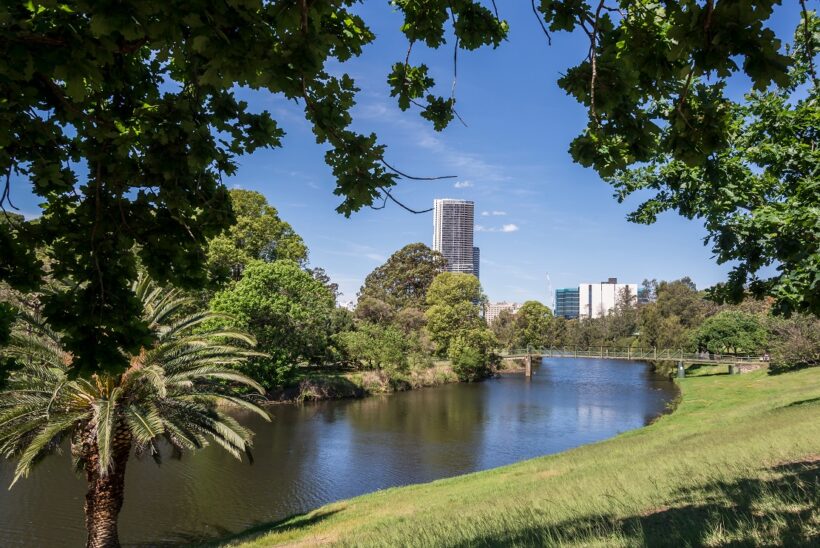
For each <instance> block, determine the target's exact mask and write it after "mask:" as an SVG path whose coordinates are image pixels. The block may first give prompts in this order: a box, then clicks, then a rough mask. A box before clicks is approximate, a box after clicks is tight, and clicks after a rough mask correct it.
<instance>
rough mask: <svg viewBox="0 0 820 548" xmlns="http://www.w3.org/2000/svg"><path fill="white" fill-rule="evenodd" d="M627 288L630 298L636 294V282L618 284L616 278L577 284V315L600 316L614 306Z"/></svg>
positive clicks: (586, 316) (635, 296)
mask: <svg viewBox="0 0 820 548" xmlns="http://www.w3.org/2000/svg"><path fill="white" fill-rule="evenodd" d="M625 290H628V291H629V293H628V294H629V295H630V296H631V298H632V299H636V298H637V295H638V284H619V283H618V278H609V279H608V280H607V281H605V282H600V283H583V284H580V285H579V286H578V293H579V295H578V315H579V317H580V318H600V317H601V316H606V315H607V314H609V312H610V311H611V310H612V309H613V308H615V305H616V304H617V303H618V299H620V298H621V296H622V295H623V294H624V291H625Z"/></svg>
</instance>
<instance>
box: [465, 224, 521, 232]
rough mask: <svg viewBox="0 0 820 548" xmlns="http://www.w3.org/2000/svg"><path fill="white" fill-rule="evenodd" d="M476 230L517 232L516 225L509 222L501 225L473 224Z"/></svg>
mask: <svg viewBox="0 0 820 548" xmlns="http://www.w3.org/2000/svg"><path fill="white" fill-rule="evenodd" d="M475 231H476V232H507V233H509V232H518V225H516V224H513V223H509V224H506V225H502V226H501V227H497V226H484V225H475Z"/></svg>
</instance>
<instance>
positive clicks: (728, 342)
mask: <svg viewBox="0 0 820 548" xmlns="http://www.w3.org/2000/svg"><path fill="white" fill-rule="evenodd" d="M695 336H696V338H697V343H698V346H700V347H701V348H705V349H707V350H709V351H710V352H728V353H732V354H751V353H754V352H759V351H761V350H763V349H764V347H765V345H766V338H767V335H766V329H765V327H764V326H763V324H762V323H761V322H760V320H759V319H758V317H757V316H755V315H754V314H749V313H747V312H740V311H738V310H724V311H722V312H718V313H717V314H715V315H714V316H712V317H710V318H707V319H706V321H704V322H703V324H702V325H701V326H700V327H699V328H698V330H697V332H696V333H695Z"/></svg>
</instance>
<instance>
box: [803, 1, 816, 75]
mask: <svg viewBox="0 0 820 548" xmlns="http://www.w3.org/2000/svg"><path fill="white" fill-rule="evenodd" d="M800 7H801V9H802V11H803V34H804V39H805V40H806V60H807V61H808V63H809V74H810V75H811V79H812V83H813V84H814V87H817V85H818V82H817V73H816V72H815V70H814V40H813V39H812V33H811V29H809V10H808V9H806V0H800Z"/></svg>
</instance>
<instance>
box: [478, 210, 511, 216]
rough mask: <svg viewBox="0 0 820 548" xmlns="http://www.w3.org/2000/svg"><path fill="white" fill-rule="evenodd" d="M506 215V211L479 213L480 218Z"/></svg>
mask: <svg viewBox="0 0 820 548" xmlns="http://www.w3.org/2000/svg"><path fill="white" fill-rule="evenodd" d="M506 214H507V212H506V211H482V212H481V216H482V217H490V216H493V217H502V216H504V215H506Z"/></svg>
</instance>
